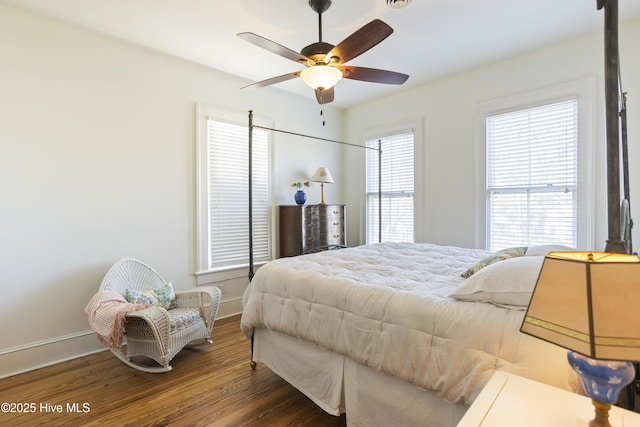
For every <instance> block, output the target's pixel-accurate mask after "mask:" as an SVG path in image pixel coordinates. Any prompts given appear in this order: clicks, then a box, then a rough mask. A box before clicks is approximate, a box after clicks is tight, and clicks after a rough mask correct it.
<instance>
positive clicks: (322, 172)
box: [311, 166, 334, 205]
mask: <svg viewBox="0 0 640 427" xmlns="http://www.w3.org/2000/svg"><path fill="white" fill-rule="evenodd" d="M311 181H313V182H319V183H320V188H321V192H322V201H321V202H320V204H321V205H324V204H325V203H324V185H325V184H333V183H334V181H333V178H332V177H331V174H330V173H329V169H327V168H325V167H324V166H321V167H319V168H318V170H317V171H316V173H314V174H313V176H312V177H311Z"/></svg>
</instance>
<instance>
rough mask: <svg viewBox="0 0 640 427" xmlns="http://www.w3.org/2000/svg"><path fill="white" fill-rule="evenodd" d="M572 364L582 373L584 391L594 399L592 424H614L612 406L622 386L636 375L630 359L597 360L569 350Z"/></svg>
mask: <svg viewBox="0 0 640 427" xmlns="http://www.w3.org/2000/svg"><path fill="white" fill-rule="evenodd" d="M567 359H568V360H569V365H571V367H572V368H573V370H574V371H576V372H577V373H578V375H580V379H581V380H582V385H583V386H584V390H585V392H586V394H587V396H589V397H590V398H591V400H592V402H593V406H594V407H595V412H596V416H595V418H594V419H593V420H591V421H590V422H589V427H611V424H609V409H611V405H612V404H614V403H616V402H617V400H618V396H619V395H620V392H621V391H622V389H623V388H625V387H626V386H627V385H628V384H630V383H631V381H633V379H634V378H635V375H636V374H635V369H634V368H633V364H632V363H631V362H621V361H617V360H596V359H591V358H589V357H586V356H583V355H581V354H578V353H575V352H573V351H571V350H570V351H569V352H567Z"/></svg>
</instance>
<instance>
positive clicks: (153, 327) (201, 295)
mask: <svg viewBox="0 0 640 427" xmlns="http://www.w3.org/2000/svg"><path fill="white" fill-rule="evenodd" d="M166 285H167V282H166V281H165V280H164V279H163V277H162V276H161V275H160V274H159V273H158V272H157V271H156V270H154V269H153V268H151V267H150V266H148V265H146V264H144V263H143V262H141V261H138V260H136V259H132V258H125V259H122V260H120V261H118V262H117V263H116V264H114V265H113V267H111V269H110V270H109V271H108V272H107V274H106V275H105V277H104V279H103V280H102V284H101V285H100V291H116V292H118V293H120V294H121V295H123V296H124V295H125V293H126V291H127V289H129V290H136V291H148V290H153V289H159V288H162V287H165V286H166ZM130 292H131V291H130ZM175 296H176V298H175V303H174V304H172V306H171V307H170V308H169V309H165V308H162V307H158V306H152V307H149V308H146V309H144V310H139V311H133V312H130V313H127V315H126V318H125V325H124V337H126V348H120V349H118V350H114V349H111V351H112V352H113V354H115V355H116V356H117V357H118V358H119V359H120V360H122V361H123V362H124V363H126V364H127V365H129V366H131V367H133V368H135V369H139V370H141V371H144V372H153V373H157V372H168V371H170V370H171V369H172V368H171V365H169V362H171V359H173V358H174V356H175V355H176V354H178V352H179V351H180V350H182V348H184V347H185V346H186V345H189V344H190V345H195V344H203V343H207V342H208V343H211V342H212V341H211V329H212V327H213V322H214V321H215V317H216V313H217V312H218V308H219V306H220V289H218V288H217V287H215V286H199V287H197V288H193V289H190V290H176V291H175ZM174 306H175V308H174ZM141 356H142V357H141ZM145 358H147V360H145ZM148 359H153V360H154V361H155V362H157V363H158V364H160V366H157V365H155V364H154V363H153V362H151V364H149V362H150V361H149V360H148ZM145 362H146V363H145Z"/></svg>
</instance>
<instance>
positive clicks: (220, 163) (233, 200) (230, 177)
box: [198, 109, 270, 272]
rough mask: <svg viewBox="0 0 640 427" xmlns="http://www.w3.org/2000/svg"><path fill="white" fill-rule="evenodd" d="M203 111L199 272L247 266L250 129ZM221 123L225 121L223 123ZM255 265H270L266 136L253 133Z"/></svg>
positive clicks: (243, 124)
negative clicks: (266, 263)
mask: <svg viewBox="0 0 640 427" xmlns="http://www.w3.org/2000/svg"><path fill="white" fill-rule="evenodd" d="M213 114H216V112H210V111H205V110H202V109H201V113H200V114H199V126H200V128H201V129H200V140H199V144H198V146H199V150H198V157H199V159H198V160H199V162H198V164H199V169H200V171H199V190H198V202H199V218H198V227H199V233H198V240H199V242H198V243H199V256H198V259H199V266H198V268H199V270H200V271H201V272H205V271H212V270H227V269H232V268H239V267H246V266H248V263H249V204H248V197H247V195H248V164H249V161H248V124H247V123H246V122H245V123H242V122H241V121H240V120H239V119H240V117H238V118H236V119H235V120H230V119H228V118H226V117H224V116H225V114H220V113H218V115H217V116H216V115H213ZM220 117H223V118H220ZM252 162H253V170H252V181H253V249H254V262H255V263H261V262H266V261H268V259H269V204H270V203H269V200H270V196H269V179H268V178H269V140H268V132H267V131H265V130H262V129H254V131H253V150H252Z"/></svg>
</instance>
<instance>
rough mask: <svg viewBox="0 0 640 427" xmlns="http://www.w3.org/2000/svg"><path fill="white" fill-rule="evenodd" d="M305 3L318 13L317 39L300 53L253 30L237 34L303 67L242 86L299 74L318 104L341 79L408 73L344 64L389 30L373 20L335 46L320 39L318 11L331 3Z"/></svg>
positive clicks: (394, 77) (386, 78)
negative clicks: (311, 90)
mask: <svg viewBox="0 0 640 427" xmlns="http://www.w3.org/2000/svg"><path fill="white" fill-rule="evenodd" d="M309 6H310V7H311V9H313V10H314V11H315V12H317V13H318V34H319V37H318V39H319V40H318V41H317V42H315V43H311V44H310V45H309V46H306V47H304V48H303V49H302V50H301V51H300V53H298V52H296V51H293V50H291V49H289V48H287V47H284V46H282V45H280V44H278V43H276V42H273V41H271V40H269V39H266V38H264V37H261V36H259V35H257V34H254V33H249V32H245V33H239V34H238V36H239V37H241V38H243V39H244V40H246V41H248V42H250V43H253V44H255V45H256V46H259V47H261V48H263V49H266V50H268V51H270V52H273V53H275V54H277V55H280V56H282V57H285V58H287V59H290V60H292V61H295V62H297V63H299V64H302V65H304V66H305V68H304V69H303V70H301V71H296V72H293V73H287V74H283V75H281V76H277V77H272V78H270V79H267V80H263V81H260V82H257V83H253V84H250V85H248V86H245V87H244V88H243V89H245V88H260V87H265V86H269V85H272V84H275V83H280V82H284V81H287V80H291V79H294V78H296V77H300V78H301V79H302V80H303V81H304V82H305V83H307V84H308V85H309V86H311V88H313V89H314V90H315V93H316V99H317V100H318V103H319V104H327V103H329V102H332V101H333V99H334V85H335V84H336V83H338V81H340V79H342V78H346V79H352V80H361V81H366V82H373V83H386V84H396V85H400V84H403V83H404V82H405V81H406V80H407V79H408V78H409V76H408V75H406V74H402V73H396V72H394V71H386V70H379V69H375V68H365V67H354V66H349V65H344V64H345V63H346V62H348V61H350V60H352V59H354V58H355V57H357V56H359V55H361V54H363V53H364V52H366V51H368V50H369V49H371V48H372V47H374V46H375V45H377V44H378V43H380V42H381V41H382V40H384V39H386V38H387V37H389V35H391V33H393V28H391V27H390V26H389V25H387V24H386V23H384V22H382V21H381V20H379V19H374V20H373V21H371V22H369V23H368V24H366V25H365V26H363V27H362V28H360V29H359V30H357V31H355V32H354V33H353V34H351V35H350V36H349V37H347V38H346V39H344V40H343V41H342V42H340V43H338V44H337V45H335V46H334V45H332V44H330V43H326V42H323V41H322V14H323V13H324V12H325V11H326V10H327V9H329V6H331V0H309Z"/></svg>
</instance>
